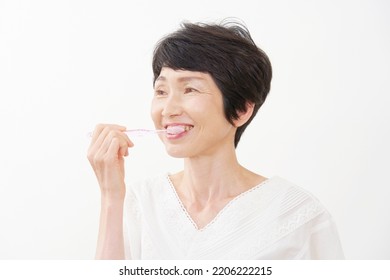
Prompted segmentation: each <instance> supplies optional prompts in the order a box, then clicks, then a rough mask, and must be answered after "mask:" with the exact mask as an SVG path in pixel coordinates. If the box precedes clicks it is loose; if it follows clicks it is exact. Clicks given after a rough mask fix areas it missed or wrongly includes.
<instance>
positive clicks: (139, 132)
mask: <svg viewBox="0 0 390 280" xmlns="http://www.w3.org/2000/svg"><path fill="white" fill-rule="evenodd" d="M184 131H185V129H184V128H183V127H168V128H167V129H144V128H139V129H128V130H125V131H124V132H125V133H126V134H127V135H129V136H137V137H142V136H146V135H153V134H159V133H168V134H180V133H182V132H184ZM92 134H93V131H92V132H89V133H88V134H87V135H88V137H92Z"/></svg>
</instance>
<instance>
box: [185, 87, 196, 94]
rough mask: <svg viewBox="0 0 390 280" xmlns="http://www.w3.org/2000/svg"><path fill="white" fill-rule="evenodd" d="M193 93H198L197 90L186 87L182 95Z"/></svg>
mask: <svg viewBox="0 0 390 280" xmlns="http://www.w3.org/2000/svg"><path fill="white" fill-rule="evenodd" d="M193 92H199V91H198V90H197V89H195V88H191V87H187V88H185V89H184V93H193Z"/></svg>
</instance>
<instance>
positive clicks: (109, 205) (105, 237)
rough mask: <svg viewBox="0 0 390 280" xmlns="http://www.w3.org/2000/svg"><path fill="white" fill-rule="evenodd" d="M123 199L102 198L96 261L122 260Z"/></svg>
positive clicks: (123, 253) (123, 255) (123, 254)
mask: <svg viewBox="0 0 390 280" xmlns="http://www.w3.org/2000/svg"><path fill="white" fill-rule="evenodd" d="M123 204H124V198H123V197H122V196H121V197H116V198H107V197H104V196H102V199H101V211H100V225H99V235H98V243H97V249H96V259H124V258H125V252H124V240H123Z"/></svg>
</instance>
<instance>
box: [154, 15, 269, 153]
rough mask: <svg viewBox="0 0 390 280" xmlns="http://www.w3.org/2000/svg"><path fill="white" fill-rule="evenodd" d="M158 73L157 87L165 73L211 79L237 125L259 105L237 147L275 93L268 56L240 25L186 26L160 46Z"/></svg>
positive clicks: (237, 137)
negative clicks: (241, 114) (200, 74)
mask: <svg viewBox="0 0 390 280" xmlns="http://www.w3.org/2000/svg"><path fill="white" fill-rule="evenodd" d="M152 67H153V75H154V80H153V83H154V82H155V81H156V79H157V78H158V76H159V75H160V72H161V69H162V67H169V68H172V69H174V70H179V69H180V70H189V71H198V72H205V73H209V74H210V75H211V76H212V78H213V79H214V81H215V83H216V85H217V86H218V88H219V89H220V91H221V92H222V95H223V105H224V112H225V117H226V119H227V120H228V121H229V122H230V123H232V124H233V120H235V119H238V118H239V114H238V113H239V112H245V111H246V108H247V105H248V103H249V104H250V103H252V104H254V110H253V114H252V116H251V117H250V118H249V120H248V121H247V122H246V123H245V124H244V125H242V126H240V127H238V128H237V131H236V135H235V139H234V145H235V147H237V144H238V142H239V141H240V138H241V135H242V133H243V132H244V130H245V129H246V127H247V126H248V125H249V123H250V122H251V121H252V119H253V118H254V117H255V115H256V113H257V111H258V110H259V108H260V107H261V105H262V104H263V103H264V101H265V99H266V97H267V95H268V93H269V91H270V87H271V79H272V67H271V62H270V60H269V58H268V56H267V55H266V54H265V53H264V52H263V51H262V50H261V49H260V48H259V47H257V46H256V44H255V42H254V41H253V39H252V37H251V35H250V33H249V30H248V29H247V28H246V26H245V25H244V24H242V23H239V22H236V21H223V22H221V23H220V24H207V23H188V22H187V23H182V24H181V28H180V29H178V30H177V31H175V32H173V33H171V34H169V35H167V36H165V37H163V38H162V39H161V40H160V41H159V42H158V43H157V45H156V47H155V50H154V53H153V63H152Z"/></svg>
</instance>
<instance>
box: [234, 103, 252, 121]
mask: <svg viewBox="0 0 390 280" xmlns="http://www.w3.org/2000/svg"><path fill="white" fill-rule="evenodd" d="M254 107H255V104H254V103H249V102H248V103H246V109H245V111H239V112H237V115H238V119H236V120H233V123H234V125H235V127H240V126H242V125H244V124H245V123H246V122H247V121H248V120H249V119H250V117H251V116H252V114H253V109H254Z"/></svg>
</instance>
